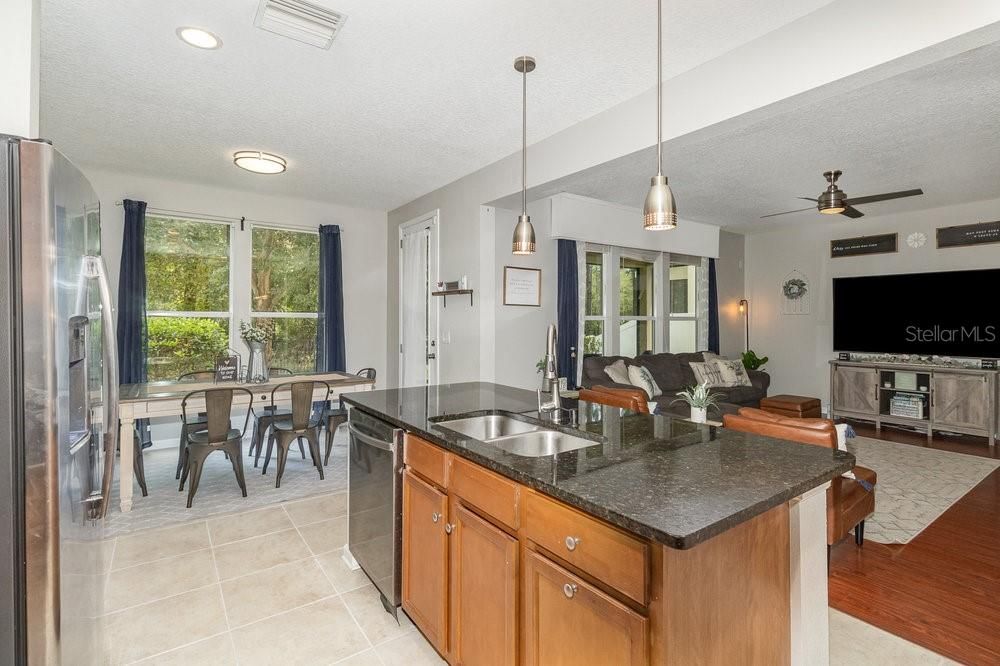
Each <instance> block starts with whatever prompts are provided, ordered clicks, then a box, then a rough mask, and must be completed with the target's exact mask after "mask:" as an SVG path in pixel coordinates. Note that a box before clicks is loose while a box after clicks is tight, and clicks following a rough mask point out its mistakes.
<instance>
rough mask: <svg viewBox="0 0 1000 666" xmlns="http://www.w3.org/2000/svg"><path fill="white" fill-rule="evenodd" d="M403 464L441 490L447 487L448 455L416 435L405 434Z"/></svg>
mask: <svg viewBox="0 0 1000 666" xmlns="http://www.w3.org/2000/svg"><path fill="white" fill-rule="evenodd" d="M403 462H405V463H406V466H407V467H409V468H410V469H411V470H413V471H414V472H416V473H417V474H419V475H420V476H422V477H424V478H425V479H426V480H428V481H430V482H431V483H435V484H437V485H438V486H440V487H441V488H447V487H448V454H447V453H446V452H445V451H444V449H442V448H439V447H437V446H435V445H433V444H431V443H430V442H426V441H424V440H422V439H420V438H419V437H417V436H416V435H411V434H410V433H406V442H405V444H404V445H403Z"/></svg>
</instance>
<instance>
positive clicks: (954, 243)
mask: <svg viewBox="0 0 1000 666" xmlns="http://www.w3.org/2000/svg"><path fill="white" fill-rule="evenodd" d="M988 243H1000V221H997V222H982V223H979V224H961V225H959V226H957V227H938V230H937V246H938V247H939V248H942V247H967V246H969V245H986V244H988Z"/></svg>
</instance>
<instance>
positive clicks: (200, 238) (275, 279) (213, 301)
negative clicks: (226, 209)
mask: <svg viewBox="0 0 1000 666" xmlns="http://www.w3.org/2000/svg"><path fill="white" fill-rule="evenodd" d="M145 244H146V311H147V342H148V350H149V353H148V361H147V374H148V376H149V380H150V381H158V380H166V379H177V377H179V376H180V375H182V374H184V373H186V372H193V371H198V370H211V369H212V368H214V366H215V358H216V356H218V354H219V352H221V351H224V350H225V349H227V348H229V347H232V348H233V349H236V350H237V351H238V352H239V353H240V354H241V355H242V356H243V361H244V363H245V362H246V357H247V353H248V351H247V349H246V345H244V344H243V342H242V341H241V340H240V334H239V322H241V321H252V322H253V323H255V324H258V325H264V326H268V327H270V328H271V329H272V330H273V331H274V340H273V342H272V344H271V345H269V348H268V349H267V352H266V353H267V354H268V358H269V362H270V364H271V366H272V367H279V368H288V369H289V370H292V371H295V372H307V371H311V370H313V369H315V366H316V328H317V323H318V321H319V318H318V315H317V312H316V311H317V309H318V304H319V234H318V233H317V232H315V231H311V230H302V231H298V230H294V229H283V228H277V227H265V226H259V225H251V226H248V227H247V230H246V232H245V233H241V232H240V231H239V229H238V227H237V228H234V227H233V226H232V225H231V224H229V223H228V222H211V221H205V220H195V219H187V218H179V217H167V216H158V215H152V214H150V215H147V216H146V236H145Z"/></svg>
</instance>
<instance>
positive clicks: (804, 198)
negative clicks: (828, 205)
mask: <svg viewBox="0 0 1000 666" xmlns="http://www.w3.org/2000/svg"><path fill="white" fill-rule="evenodd" d="M795 198H796V199H802V200H803V201H812V202H813V203H816V202H817V201H819V199H813V198H812V197H795Z"/></svg>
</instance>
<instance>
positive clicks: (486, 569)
mask: <svg viewBox="0 0 1000 666" xmlns="http://www.w3.org/2000/svg"><path fill="white" fill-rule="evenodd" d="M451 509H452V511H451V528H450V529H451V535H450V553H451V560H450V568H451V576H450V590H449V606H450V607H449V616H450V618H451V625H450V626H451V649H450V656H451V659H450V661H451V663H452V664H455V665H456V666H457V665H459V664H465V665H468V666H507V665H509V664H514V663H516V662H517V657H516V655H517V631H516V627H517V574H518V545H517V539H515V538H513V537H511V536H509V535H507V534H506V533H504V532H503V531H501V530H500V529H498V528H496V527H494V526H493V525H491V524H490V523H488V522H486V521H485V520H483V519H482V518H480V517H479V516H477V515H476V514H474V513H472V512H471V511H470V510H469V509H467V508H466V507H464V506H463V505H462V503H461V502H460V501H457V500H455V499H452V504H451Z"/></svg>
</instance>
